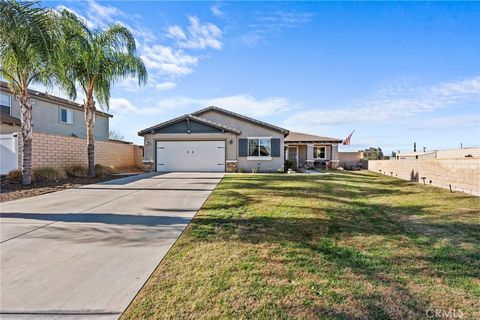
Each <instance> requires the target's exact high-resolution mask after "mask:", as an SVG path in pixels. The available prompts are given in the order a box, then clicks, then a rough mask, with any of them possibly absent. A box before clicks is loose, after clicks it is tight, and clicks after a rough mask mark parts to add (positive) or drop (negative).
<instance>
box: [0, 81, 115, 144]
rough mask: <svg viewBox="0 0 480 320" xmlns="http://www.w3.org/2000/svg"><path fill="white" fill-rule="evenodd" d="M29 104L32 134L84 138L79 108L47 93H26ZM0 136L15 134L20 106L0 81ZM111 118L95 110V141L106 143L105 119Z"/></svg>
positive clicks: (80, 109)
mask: <svg viewBox="0 0 480 320" xmlns="http://www.w3.org/2000/svg"><path fill="white" fill-rule="evenodd" d="M29 93H30V97H31V102H32V123H33V132H38V133H46V134H53V135H60V136H70V137H79V138H85V137H86V134H87V127H86V124H85V120H84V114H83V106H82V105H80V104H78V103H75V102H72V101H69V100H67V99H63V98H59V97H55V96H52V95H49V94H47V93H42V92H39V91H35V90H29ZM0 109H1V113H0V116H1V124H0V133H1V134H11V133H15V132H19V130H20V129H19V128H20V104H19V102H18V101H17V99H16V98H15V96H14V95H13V94H11V93H10V92H9V90H8V87H7V83H5V82H0ZM111 117H112V115H110V114H108V113H105V112H102V111H97V112H96V117H95V132H94V136H95V139H96V140H103V141H108V133H109V119H110V118H111Z"/></svg>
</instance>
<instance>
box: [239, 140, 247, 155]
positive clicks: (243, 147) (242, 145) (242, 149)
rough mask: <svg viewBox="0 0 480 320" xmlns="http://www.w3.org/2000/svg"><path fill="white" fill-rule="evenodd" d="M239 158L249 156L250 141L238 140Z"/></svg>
mask: <svg viewBox="0 0 480 320" xmlns="http://www.w3.org/2000/svg"><path fill="white" fill-rule="evenodd" d="M238 156H239V157H246V156H248V139H238Z"/></svg>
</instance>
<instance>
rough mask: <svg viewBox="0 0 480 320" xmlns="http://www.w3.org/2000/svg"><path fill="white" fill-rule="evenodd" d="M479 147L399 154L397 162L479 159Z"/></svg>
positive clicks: (396, 157)
mask: <svg viewBox="0 0 480 320" xmlns="http://www.w3.org/2000/svg"><path fill="white" fill-rule="evenodd" d="M479 157H480V148H479V147H467V148H459V149H446V150H432V151H417V152H398V153H397V154H396V156H395V159H396V160H431V159H462V158H479Z"/></svg>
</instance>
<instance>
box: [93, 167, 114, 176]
mask: <svg viewBox="0 0 480 320" xmlns="http://www.w3.org/2000/svg"><path fill="white" fill-rule="evenodd" d="M112 173H113V170H112V169H111V168H109V167H106V166H102V165H101V164H96V165H95V177H97V178H103V177H105V176H109V175H111V174H112Z"/></svg>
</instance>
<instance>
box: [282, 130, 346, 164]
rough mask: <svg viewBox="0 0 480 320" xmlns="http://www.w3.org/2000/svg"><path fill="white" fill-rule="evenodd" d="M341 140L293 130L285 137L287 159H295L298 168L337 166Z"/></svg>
mask: <svg viewBox="0 0 480 320" xmlns="http://www.w3.org/2000/svg"><path fill="white" fill-rule="evenodd" d="M341 142H342V140H340V139H336V138H330V137H322V136H315V135H310V134H304V133H296V132H291V133H290V134H289V135H288V136H287V137H286V138H285V160H290V161H293V162H294V167H296V168H298V169H308V168H336V167H338V164H339V159H338V144H339V143H341Z"/></svg>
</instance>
